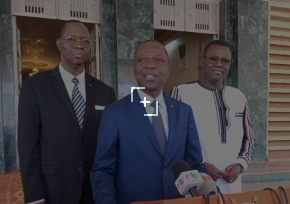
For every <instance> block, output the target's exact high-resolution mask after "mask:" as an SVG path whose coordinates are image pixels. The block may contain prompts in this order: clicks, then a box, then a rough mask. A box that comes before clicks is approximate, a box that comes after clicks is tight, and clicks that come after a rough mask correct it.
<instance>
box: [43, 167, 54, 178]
mask: <svg viewBox="0 0 290 204" xmlns="http://www.w3.org/2000/svg"><path fill="white" fill-rule="evenodd" d="M41 171H42V174H43V175H46V176H55V175H56V168H55V166H51V165H41Z"/></svg>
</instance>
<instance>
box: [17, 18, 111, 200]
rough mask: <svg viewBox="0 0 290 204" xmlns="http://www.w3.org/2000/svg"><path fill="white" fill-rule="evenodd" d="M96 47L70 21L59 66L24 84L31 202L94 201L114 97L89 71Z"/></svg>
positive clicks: (22, 115) (26, 184)
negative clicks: (93, 180)
mask: <svg viewBox="0 0 290 204" xmlns="http://www.w3.org/2000/svg"><path fill="white" fill-rule="evenodd" d="M91 43H92V41H91V36H90V33H89V31H88V29H87V28H86V26H85V25H84V24H83V23H81V22H79V21H74V20H72V21H67V22H66V23H65V24H64V25H63V27H62V28H61V31H60V36H59V38H58V39H57V40H56V44H57V47H58V49H59V51H60V53H61V62H60V64H59V65H58V66H57V67H56V68H54V69H53V70H49V71H45V72H42V73H39V74H36V75H34V76H32V77H29V78H27V79H25V80H24V81H23V84H22V87H21V92H20V101H19V122H18V149H19V159H20V170H21V177H22V181H23V190H24V196H25V202H26V203H47V204H60V203H64V204H68V203H69V204H91V203H93V198H92V193H91V191H92V190H91V185H90V178H89V172H90V170H91V168H92V165H93V161H94V155H95V151H96V143H97V132H98V128H99V122H100V119H101V116H102V109H103V108H104V106H106V105H108V104H110V103H112V102H114V101H115V93H114V91H113V89H112V88H110V87H108V86H107V85H105V84H104V83H102V82H101V81H99V80H97V79H95V78H94V77H92V76H90V75H88V74H86V73H85V69H84V64H85V62H86V61H87V60H88V56H89V53H90V45H91Z"/></svg>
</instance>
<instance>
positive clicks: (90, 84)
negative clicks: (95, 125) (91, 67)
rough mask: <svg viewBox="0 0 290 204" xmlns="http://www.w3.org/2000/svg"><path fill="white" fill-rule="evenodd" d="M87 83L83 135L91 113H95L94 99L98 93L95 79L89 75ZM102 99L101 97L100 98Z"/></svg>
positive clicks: (86, 79)
mask: <svg viewBox="0 0 290 204" xmlns="http://www.w3.org/2000/svg"><path fill="white" fill-rule="evenodd" d="M85 83H86V85H85V86H86V111H85V115H84V123H83V129H82V133H83V132H84V129H85V127H86V124H87V122H88V119H89V117H90V114H91V112H92V111H93V110H92V108H93V107H94V98H95V92H96V88H97V87H96V84H95V83H94V79H93V78H91V77H90V76H89V75H88V74H85ZM100 98H101V97H100Z"/></svg>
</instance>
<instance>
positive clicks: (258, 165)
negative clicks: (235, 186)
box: [243, 160, 290, 192]
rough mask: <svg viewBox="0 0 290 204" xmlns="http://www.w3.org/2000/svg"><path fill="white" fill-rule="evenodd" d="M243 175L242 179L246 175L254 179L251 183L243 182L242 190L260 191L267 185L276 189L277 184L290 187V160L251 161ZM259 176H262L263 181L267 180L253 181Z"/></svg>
mask: <svg viewBox="0 0 290 204" xmlns="http://www.w3.org/2000/svg"><path fill="white" fill-rule="evenodd" d="M243 177H244V178H243V179H244V180H246V179H245V178H246V177H249V178H250V179H252V180H254V181H253V182H251V183H243V192H246V191H260V190H263V189H264V188H267V187H270V188H273V189H277V188H278V187H279V186H282V187H284V188H290V160H282V161H271V162H268V161H259V162H257V161H254V162H251V163H250V165H249V167H248V170H247V171H246V172H245V173H244V175H243ZM261 177H264V181H267V180H269V181H268V182H257V181H255V180H257V179H259V178H260V179H261ZM273 180H274V181H273Z"/></svg>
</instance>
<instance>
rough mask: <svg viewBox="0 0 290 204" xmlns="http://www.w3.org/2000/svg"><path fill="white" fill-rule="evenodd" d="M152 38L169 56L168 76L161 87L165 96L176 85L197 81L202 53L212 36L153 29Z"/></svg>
mask: <svg viewBox="0 0 290 204" xmlns="http://www.w3.org/2000/svg"><path fill="white" fill-rule="evenodd" d="M154 38H155V39H156V40H158V41H160V42H161V43H162V44H163V45H164V46H165V49H166V50H167V52H168V56H169V66H170V75H169V77H168V79H167V81H166V83H165V84H164V86H163V90H164V92H165V93H166V94H169V93H170V91H171V90H172V88H173V87H174V86H176V85H179V84H182V83H187V82H191V81H196V80H198V79H199V76H200V74H201V72H202V70H201V69H200V67H199V61H200V58H201V57H202V51H203V49H204V47H205V46H206V45H207V43H209V42H210V41H212V40H213V39H214V35H213V34H205V33H193V32H184V31H173V30H172V31H171V30H161V29H155V30H154Z"/></svg>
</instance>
